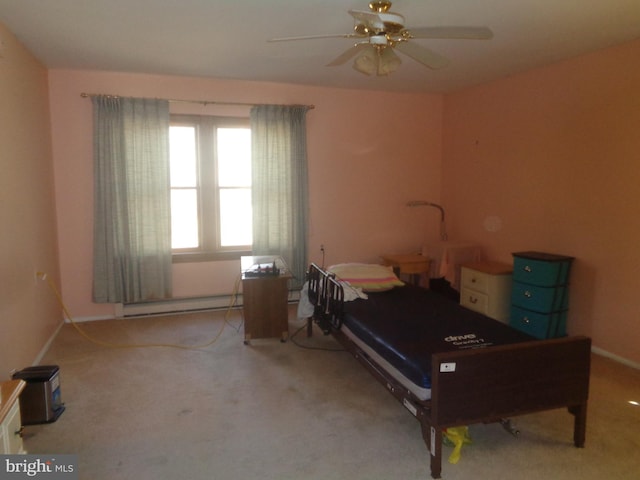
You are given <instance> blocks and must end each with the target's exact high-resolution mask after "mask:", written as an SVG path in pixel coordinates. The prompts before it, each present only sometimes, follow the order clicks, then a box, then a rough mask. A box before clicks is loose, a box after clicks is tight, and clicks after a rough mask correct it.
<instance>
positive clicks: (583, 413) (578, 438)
mask: <svg viewBox="0 0 640 480" xmlns="http://www.w3.org/2000/svg"><path fill="white" fill-rule="evenodd" d="M569 412H571V414H572V415H573V416H574V420H573V444H574V445H575V446H576V447H578V448H584V442H585V439H586V436H587V404H586V403H584V404H582V405H574V406H572V407H569Z"/></svg>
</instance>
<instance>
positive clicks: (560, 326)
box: [509, 305, 567, 339]
mask: <svg viewBox="0 0 640 480" xmlns="http://www.w3.org/2000/svg"><path fill="white" fill-rule="evenodd" d="M509 324H510V325H511V326H512V327H514V328H517V329H518V330H520V331H522V332H525V333H528V334H529V335H531V336H533V337H536V338H539V339H544V338H554V337H564V336H566V335H567V310H564V311H561V312H552V313H538V312H532V311H531V310H526V309H524V308H519V307H516V306H515V305H512V306H511V321H510V322H509Z"/></svg>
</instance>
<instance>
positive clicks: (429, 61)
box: [395, 42, 449, 70]
mask: <svg viewBox="0 0 640 480" xmlns="http://www.w3.org/2000/svg"><path fill="white" fill-rule="evenodd" d="M395 48H396V49H398V50H400V51H401V52H402V53H404V54H405V55H407V56H408V57H411V58H413V59H414V60H415V61H416V62H420V63H422V64H423V65H425V66H427V67H429V68H432V69H434V70H437V69H439V68H442V67H445V66H447V65H448V64H449V60H447V59H446V58H444V57H443V56H441V55H438V54H437V53H435V52H434V51H432V50H429V49H428V48H425V47H423V46H421V45H418V44H416V43H411V42H398V43H397V44H396V45H395Z"/></svg>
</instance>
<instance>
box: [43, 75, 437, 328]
mask: <svg viewBox="0 0 640 480" xmlns="http://www.w3.org/2000/svg"><path fill="white" fill-rule="evenodd" d="M49 78H50V82H49V84H50V96H51V118H52V125H53V127H52V128H53V153H54V163H55V181H56V191H57V198H56V203H57V211H58V222H59V244H60V262H61V274H62V286H63V295H64V298H65V301H66V303H67V305H68V307H69V310H70V311H71V314H72V315H73V316H74V317H76V318H100V317H110V316H113V313H114V309H113V306H111V305H96V304H93V303H92V302H91V275H92V267H91V257H92V221H93V220H92V195H93V187H92V182H93V179H92V175H93V170H92V130H91V129H92V126H91V122H92V108H91V101H90V100H89V99H85V98H81V97H80V93H81V92H88V93H111V94H118V95H125V96H140V97H160V98H169V99H194V100H219V101H235V102H253V103H281V104H284V103H304V104H314V105H315V107H316V108H315V109H314V110H311V111H310V112H309V113H308V115H307V124H308V157H309V189H310V212H309V216H310V224H309V227H310V236H309V249H310V260H311V261H318V262H319V261H320V260H321V256H320V245H321V244H324V246H325V250H326V262H327V263H337V262H341V261H346V260H350V261H357V260H360V261H377V260H378V255H379V254H381V253H389V252H409V251H418V250H419V249H420V245H421V244H422V242H423V241H424V239H425V238H428V239H433V238H436V237H437V234H438V223H437V220H438V217H437V215H436V214H435V213H434V214H433V215H431V216H430V215H428V214H427V213H426V212H425V211H424V209H408V208H406V207H405V206H404V204H405V202H406V201H408V200H411V199H416V198H419V199H429V200H432V201H439V200H440V177H441V142H442V97H441V96H438V95H411V94H390V93H381V92H371V91H369V92H363V91H358V90H338V89H326V88H314V87H300V86H293V85H284V84H269V83H250V82H236V81H229V80H215V79H202V78H188V77H172V76H150V75H137V74H122V73H106V72H87V71H67V70H52V71H50V72H49ZM374 80H375V79H374ZM172 109H174V111H178V110H180V111H181V112H182V111H185V109H188V110H190V111H194V110H195V111H196V112H198V111H200V112H209V113H212V112H218V113H221V114H225V113H226V114H229V113H238V110H242V108H240V109H238V108H229V107H216V106H208V107H201V106H193V105H191V106H188V105H185V104H178V103H174V104H172ZM244 111H245V112H246V111H247V109H246V108H245V109H244ZM416 210H420V211H416ZM239 269H240V267H239V263H238V262H217V263H205V264H191V265H190V264H176V265H175V266H174V292H175V295H176V296H200V295H214V294H225V293H231V291H232V289H233V284H234V281H235V279H236V277H237V275H238V272H239Z"/></svg>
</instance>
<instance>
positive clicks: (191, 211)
mask: <svg viewBox="0 0 640 480" xmlns="http://www.w3.org/2000/svg"><path fill="white" fill-rule="evenodd" d="M199 238H200V237H199V234H198V195H197V190H196V189H194V188H189V189H178V190H176V189H172V190H171V248H197V247H198V246H199V244H200V241H199Z"/></svg>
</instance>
